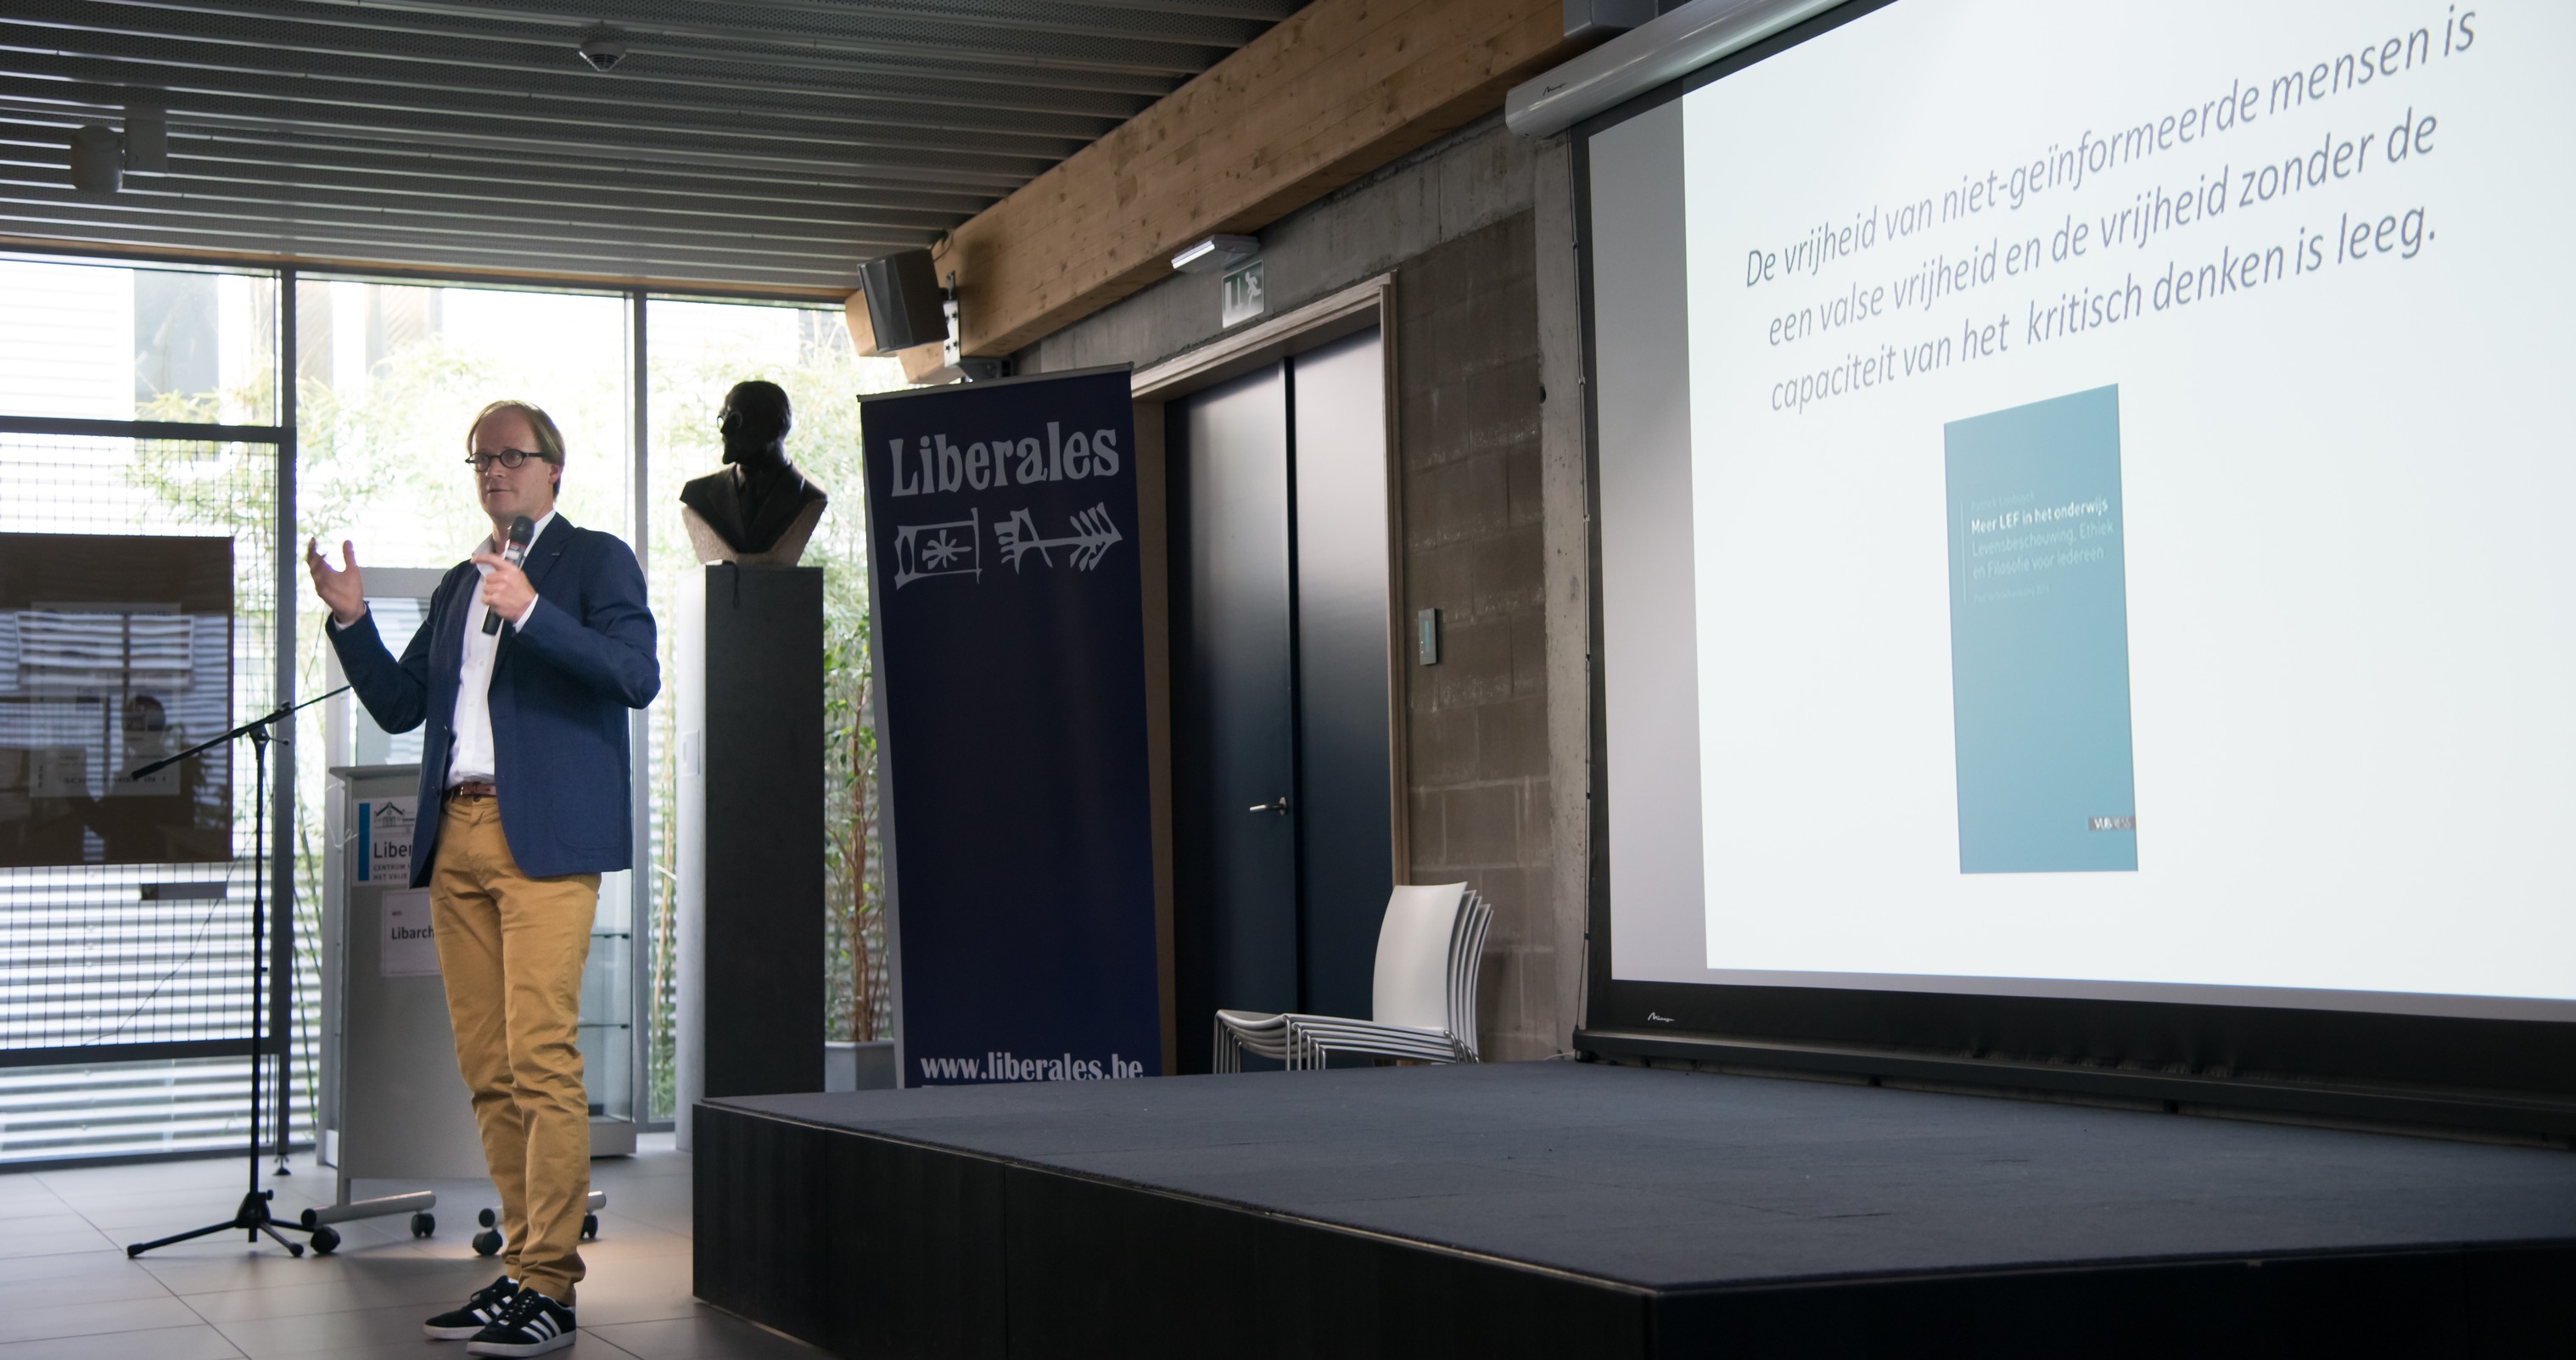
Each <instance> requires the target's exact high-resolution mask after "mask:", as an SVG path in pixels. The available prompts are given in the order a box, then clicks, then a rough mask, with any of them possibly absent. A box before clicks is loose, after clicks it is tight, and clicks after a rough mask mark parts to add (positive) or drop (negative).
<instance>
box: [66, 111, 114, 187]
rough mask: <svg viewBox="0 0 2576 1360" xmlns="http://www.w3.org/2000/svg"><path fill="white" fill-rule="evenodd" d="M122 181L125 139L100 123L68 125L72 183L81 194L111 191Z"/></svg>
mask: <svg viewBox="0 0 2576 1360" xmlns="http://www.w3.org/2000/svg"><path fill="white" fill-rule="evenodd" d="M124 184H125V143H124V142H123V141H121V140H120V139H118V137H117V135H116V134H115V133H114V132H111V131H109V130H108V129H107V127H106V126H105V125H104V124H100V123H84V124H82V125H81V126H79V127H76V128H74V129H72V187H73V188H75V189H78V190H80V191H81V192H82V193H85V194H112V193H115V192H116V191H117V190H118V189H119V188H122V187H123V186H124Z"/></svg>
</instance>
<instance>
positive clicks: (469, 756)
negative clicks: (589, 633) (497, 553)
mask: <svg viewBox="0 0 2576 1360" xmlns="http://www.w3.org/2000/svg"><path fill="white" fill-rule="evenodd" d="M554 522H555V512H554V511H552V510H549V511H547V512H546V517H545V518H544V519H541V520H538V521H537V529H536V532H535V533H533V534H531V535H529V537H528V542H529V543H530V544H531V545H533V544H535V543H536V541H537V540H538V539H539V538H542V537H544V536H545V532H546V526H547V525H549V524H552V523H554ZM474 550H475V551H476V552H483V551H486V550H494V549H493V540H492V539H485V540H484V541H482V542H481V543H478V544H475V545H474ZM474 570H475V572H476V573H477V576H478V579H477V581H476V583H475V586H474V593H473V595H472V596H471V598H470V599H469V601H468V603H467V604H466V607H465V664H464V667H463V670H462V673H461V675H460V677H459V679H460V683H459V684H458V685H457V687H456V720H455V722H453V723H451V724H450V725H449V729H448V730H449V731H450V732H451V733H453V734H454V737H455V741H456V745H455V747H454V750H455V756H454V758H453V759H451V760H449V761H448V762H447V787H449V788H451V789H452V788H455V787H456V786H457V785H459V784H462V783H464V782H465V781H467V780H469V779H477V780H482V781H484V782H485V783H490V782H492V777H493V775H494V774H495V773H497V772H498V767H499V764H500V762H499V761H497V760H495V759H494V758H493V755H492V662H493V659H494V658H495V657H496V656H498V655H499V654H500V651H501V635H500V634H498V633H489V634H487V633H485V632H484V631H483V620H484V617H485V616H486V615H488V614H490V613H491V612H492V611H491V610H490V609H489V608H487V607H486V606H485V605H484V603H483V588H482V583H481V580H480V579H479V578H481V577H488V576H490V575H491V574H492V568H490V567H489V566H486V565H485V564H483V563H481V562H477V563H475V564H474ZM535 612H537V602H536V601H535V600H534V599H531V600H529V601H528V607H527V608H526V609H523V610H521V611H519V617H517V618H515V619H512V620H510V626H511V627H512V628H514V629H515V628H524V627H526V626H527V623H528V616H529V615H530V614H533V613H535Z"/></svg>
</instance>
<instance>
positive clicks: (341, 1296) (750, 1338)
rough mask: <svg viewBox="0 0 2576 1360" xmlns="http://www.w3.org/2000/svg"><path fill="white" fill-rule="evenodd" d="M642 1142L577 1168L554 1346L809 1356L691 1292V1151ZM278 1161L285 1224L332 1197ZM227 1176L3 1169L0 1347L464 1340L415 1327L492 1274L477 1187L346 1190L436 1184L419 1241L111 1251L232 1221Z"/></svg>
mask: <svg viewBox="0 0 2576 1360" xmlns="http://www.w3.org/2000/svg"><path fill="white" fill-rule="evenodd" d="M644 1143H645V1148H644V1151H642V1152H641V1153H639V1154H638V1155H637V1156H634V1157H631V1158H610V1159H606V1160H602V1161H598V1162H594V1163H592V1164H591V1177H592V1180H591V1184H592V1187H593V1188H594V1189H598V1190H604V1191H606V1192H607V1193H608V1206H607V1208H606V1209H604V1210H603V1211H602V1212H601V1213H600V1226H599V1239H598V1240H597V1241H595V1242H585V1243H583V1244H582V1258H583V1259H584V1260H585V1261H586V1262H587V1263H588V1264H589V1267H590V1278H589V1279H587V1280H584V1281H583V1282H582V1286H581V1294H580V1299H579V1305H580V1306H579V1312H580V1317H581V1323H582V1330H581V1339H580V1341H579V1342H578V1343H577V1344H575V1345H574V1346H573V1347H572V1348H571V1349H569V1350H566V1351H561V1352H557V1353H558V1354H562V1355H571V1356H590V1357H593V1360H627V1358H628V1357H634V1358H635V1360H737V1358H738V1357H739V1358H741V1360H791V1358H792V1360H815V1357H819V1356H821V1355H822V1352H820V1351H816V1350H813V1349H810V1348H808V1347H805V1346H802V1345H799V1344H797V1343H796V1342H793V1341H789V1340H786V1339H785V1338H783V1337H780V1336H777V1335H775V1334H773V1333H769V1332H764V1331H762V1330H760V1329H759V1328H757V1327H754V1326H752V1325H750V1324H749V1323H746V1322H743V1321H741V1320H739V1319H737V1318H733V1317H729V1316H727V1315H725V1314H723V1313H719V1312H717V1311H716V1310H714V1309H712V1308H709V1307H707V1306H705V1305H704V1304H701V1303H698V1302H697V1301H696V1300H694V1299H692V1298H691V1297H690V1296H689V1159H688V1158H687V1157H686V1156H684V1155H681V1154H679V1153H675V1152H673V1151H672V1150H671V1140H670V1137H669V1136H668V1135H664V1136H662V1137H660V1138H647V1139H645V1140H644ZM291 1166H292V1167H293V1170H294V1172H295V1174H294V1175H293V1176H292V1177H290V1178H288V1179H286V1180H284V1181H280V1182H277V1183H276V1184H277V1187H278V1189H277V1200H276V1205H277V1207H276V1210H275V1212H276V1213H277V1215H278V1217H280V1218H293V1217H295V1216H296V1215H298V1214H300V1213H301V1212H302V1211H303V1209H304V1206H306V1205H308V1204H319V1203H326V1202H328V1201H329V1200H330V1198H331V1195H332V1188H333V1181H332V1177H331V1174H330V1173H329V1171H328V1170H326V1169H320V1168H316V1167H315V1166H313V1165H312V1162H311V1160H310V1159H309V1158H306V1157H300V1156H299V1157H297V1158H296V1159H295V1160H294V1161H293V1162H292V1163H291ZM242 1185H243V1166H242V1162H241V1160H240V1159H239V1158H232V1159H229V1160H222V1161H190V1162H165V1163H158V1164H151V1165H142V1166H120V1167H97V1168H90V1169H85V1170H76V1171H23V1172H16V1173H10V1174H0V1360H128V1358H129V1357H131V1358H132V1360H217V1357H226V1358H229V1357H236V1356H248V1357H253V1360H267V1357H271V1356H281V1357H283V1356H312V1357H325V1356H328V1357H340V1358H343V1360H382V1358H383V1357H394V1356H401V1357H419V1360H465V1347H464V1346H463V1344H462V1343H457V1342H446V1343H441V1342H433V1341H425V1340H422V1339H421V1335H420V1320H421V1319H422V1318H424V1317H426V1316H428V1315H429V1314H431V1313H434V1312H438V1311H440V1310H441V1309H444V1308H448V1307H453V1306H454V1305H455V1304H456V1303H458V1302H459V1301H461V1300H462V1299H463V1298H464V1297H465V1296H466V1295H467V1294H468V1293H471V1292H472V1291H474V1290H475V1289H477V1288H480V1287H481V1286H483V1285H485V1284H488V1283H490V1281H491V1279H492V1277H493V1275H495V1274H496V1273H498V1269H497V1267H496V1265H495V1264H494V1263H493V1262H492V1261H490V1260H487V1259H485V1258H483V1257H479V1256H476V1255H474V1253H473V1249H472V1248H471V1247H469V1246H468V1245H467V1241H468V1239H469V1238H471V1237H472V1236H473V1234H474V1231H475V1228H474V1214H475V1211H476V1210H477V1209H479V1208H481V1207H483V1206H484V1205H485V1204H488V1203H490V1202H492V1191H491V1186H490V1185H488V1184H483V1185H479V1186H478V1185H475V1184H473V1183H469V1182H461V1181H451V1182H437V1183H434V1184H431V1185H428V1186H425V1187H416V1186H386V1187H382V1188H378V1187H376V1186H374V1185H372V1184H367V1185H362V1186H361V1187H360V1193H361V1194H381V1193H390V1192H391V1191H394V1190H400V1189H415V1188H429V1189H435V1190H437V1191H438V1208H437V1210H436V1213H437V1215H438V1232H437V1234H436V1235H435V1236H433V1237H429V1238H426V1239H421V1240H414V1239H413V1238H412V1237H411V1236H410V1232H409V1228H408V1226H407V1220H406V1219H404V1218H400V1217H395V1218H381V1219H363V1220H360V1221H357V1222H353V1223H343V1224H341V1225H339V1228H340V1235H341V1237H342V1238H343V1239H344V1240H343V1242H342V1245H341V1247H340V1249H339V1251H338V1252H337V1253H335V1254H333V1255H330V1256H326V1257H317V1256H314V1255H312V1254H310V1253H307V1254H306V1255H305V1257H304V1258H303V1259H302V1260H295V1259H292V1258H290V1257H288V1256H287V1254H286V1252H285V1251H284V1250H282V1249H280V1248H278V1247H276V1246H274V1245H268V1244H263V1245H261V1246H257V1247H253V1246H248V1245H245V1244H244V1243H243V1241H242V1239H241V1235H240V1234H238V1233H231V1232H226V1233H219V1234H216V1235H214V1236H211V1237H201V1238H199V1239H197V1240H196V1241H194V1242H188V1243H184V1244H182V1245H179V1246H175V1247H164V1248H162V1249H161V1250H159V1251H156V1252H154V1253H152V1254H151V1255H149V1256H145V1257H143V1258H142V1259H141V1260H133V1261H129V1260H127V1259H126V1257H125V1252H124V1244H126V1243H128V1242H135V1241H145V1240H149V1239H151V1238H155V1237H163V1236H167V1235H168V1234H170V1233H173V1232H177V1231H180V1230H182V1229H185V1228H190V1227H194V1226H196V1225H198V1224H201V1223H212V1222H215V1221H216V1220H218V1219H223V1218H228V1217H230V1216H231V1214H232V1211H233V1206H234V1205H235V1204H236V1203H238V1202H239V1201H240V1199H241V1192H242ZM288 1236H289V1237H291V1238H293V1239H295V1240H298V1241H301V1240H303V1236H304V1235H303V1234H302V1233H290V1234H288Z"/></svg>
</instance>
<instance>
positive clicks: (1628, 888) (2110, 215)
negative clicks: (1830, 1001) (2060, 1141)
mask: <svg viewBox="0 0 2576 1360" xmlns="http://www.w3.org/2000/svg"><path fill="white" fill-rule="evenodd" d="M1864 8H1866V7H1864ZM1828 19H1829V20H1832V22H1830V23H1818V24H1816V25H1812V26H1811V27H1812V28H1813V29H1814V30H1815V31H1813V32H1812V33H1806V34H1800V35H1796V36H1797V39H1798V40H1796V41H1783V42H1782V43H1778V44H1775V46H1777V47H1778V50H1776V51H1773V52H1770V53H1768V54H1767V55H1765V54H1761V53H1758V52H1757V53H1755V54H1753V55H1754V56H1758V58H1759V59H1747V60H1744V61H1740V62H1736V63H1732V64H1731V65H1730V66H1729V67H1727V68H1720V69H1718V70H1716V71H1713V72H1705V73H1702V76H1701V77H1699V78H1696V79H1693V80H1686V81H1684V82H1681V83H1682V84H1683V85H1684V86H1686V87H1688V88H1686V89H1684V90H1682V91H1678V92H1675V91H1667V92H1665V93H1663V94H1661V95H1657V96H1649V97H1646V98H1643V99H1640V100H1638V101H1636V102H1635V103H1634V104H1632V105H1630V106H1629V107H1627V108H1624V109H1621V110H1617V111H1614V112H1613V113H1612V114H1610V115H1607V116H1605V117H1604V118H1602V119H1599V120H1596V121H1595V123H1594V124H1592V125H1588V126H1587V127H1586V128H1585V129H1583V130H1581V131H1580V132H1579V133H1578V137H1579V140H1580V144H1581V149H1580V156H1581V160H1580V162H1579V164H1580V165H1581V167H1582V177H1583V178H1582V182H1583V184H1584V185H1585V188H1584V192H1583V202H1582V207H1583V211H1584V214H1585V220H1584V225H1583V231H1584V245H1585V250H1586V260H1587V263H1588V276H1587V293H1586V297H1587V305H1588V309H1589V311H1588V323H1589V326H1590V335H1589V355H1590V361H1591V367H1592V375H1593V380H1594V388H1593V403H1592V410H1593V419H1594V423H1595V429H1594V438H1595V456H1596V460H1597V464H1596V475H1597V482H1596V491H1597V495H1598V498H1599V518H1598V529H1597V533H1598V542H1599V552H1600V575H1599V585H1598V590H1599V601H1600V605H1599V607H1600V619H1599V627H1600V632H1601V649H1600V658H1599V662H1598V666H1599V684H1600V686H1601V690H1600V693H1601V709H1602V715H1603V727H1604V733H1603V741H1602V745H1601V747H1600V754H1601V759H1602V765H1603V772H1602V775H1601V784H1600V788H1601V790H1602V794H1603V797H1604V801H1605V802H1606V806H1607V821H1606V841H1607V880H1606V881H1607V889H1606V891H1607V897H1608V911H1609V921H1610V925H1611V930H1610V941H1609V951H1608V953H1609V959H1608V974H1607V976H1608V977H1610V978H1611V979H1614V980H1622V981H1635V982H1645V983H1674V984H1733V985H1743V984H1753V985H1760V986H1790V987H1800V988H1843V989H1850V988H1864V989H1880V990H1890V991H1904V992H1916V993H1953V994H1973V995H1986V996H2025V997H2061V998H2095V999H2112V1000H2146V1001H2182V1002H2194V1003H2210V1004H2217V1005H2235V1006H2259V1007H2273V1008H2280V1007H2288V1008H2307V1009H2323V1010H2341V1011H2357V1012H2377V1013H2383V1014H2398V1015H2422V1016H2453V1017H2477V1018H2486V1019H2497V1020H2544V1021H2564V1020H2568V1019H2576V889H2571V871H2570V867H2569V863H2570V854H2569V849H2568V847H2569V845H2570V844H2571V840H2570V838H2569V830H2568V829H2569V828H2570V827H2571V826H2576V604H2571V599H2576V532H2571V531H2570V529H2569V527H2568V523H2567V514H2568V508H2569V507H2570V506H2571V505H2576V456H2571V455H2576V439H2572V438H2571V436H2570V434H2569V425H2568V422H2567V420H2566V417H2565V408H2566V405H2567V400H2566V395H2565V394H2566V391H2567V388H2566V386H2565V382H2566V379H2565V377H2564V375H2565V374H2566V372H2567V371H2568V363H2569V360H2570V359H2571V358H2576V331H2571V327H2570V322H2569V312H2570V308H2571V306H2576V254H2571V252H2569V251H2567V250H2564V249H2561V248H2559V247H2557V246H2555V245H2553V244H2552V242H2553V240H2554V239H2555V237H2556V235H2557V232H2558V230H2559V229H2560V227H2561V226H2563V225H2564V224H2566V223H2567V222H2568V221H2569V220H2570V218H2571V213H2570V210H2571V208H2576V189H2572V188H2571V181H2570V179H2569V177H2568V176H2567V175H2565V174H2564V173H2563V172H2562V171H2560V170H2559V169H2557V168H2555V161H2556V156H2555V154H2554V152H2553V150H2552V149H2553V148H2554V147H2555V146H2556V144H2557V142H2558V141H2559V134H2558V133H2556V132H2553V131H2552V130H2553V129H2557V130H2561V131H2563V130H2564V129H2566V128H2569V127H2576V80H2571V79H2570V78H2569V76H2568V74H2567V72H2566V70H2565V69H2564V68H2562V67H2561V66H2560V65H2559V63H2560V62H2561V61H2563V60H2565V59H2566V56H2567V54H2569V53H2571V52H2576V6H2568V5H2564V4H2557V3H2536V2H2529V0H2526V2H2524V3H2515V2H2514V0H2491V2H2490V3H2482V4H2478V5H2476V6H2475V7H2474V8H2472V7H2468V6H2462V5H2444V4H2427V3H2423V0H2411V2H2410V3H2385V2H2382V0H2332V2H2331V3H2303V4H2289V3H2283V4H2268V5H2261V6H2243V5H2227V4H2214V3H2203V4H2188V3H2185V4H2176V3H2156V4H2144V3H2129V2H2127V0H2120V2H2117V3H2115V2H2113V0H2103V2H2102V3H2094V4H2084V5H2068V4H2063V3H2042V2H2040V0H1896V3H1893V4H1887V5H1884V6H1881V7H1878V8H1874V9H1869V10H1868V12H1865V13H1860V14H1858V15H1857V16H1856V17H1855V16H1852V15H1850V14H1839V15H1835V16H1828ZM2553 374H2555V375H2559V376H2556V377H2553V376H2552V375H2553ZM1655 1018H1657V1019H1661V1018H1663V1017H1655Z"/></svg>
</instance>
